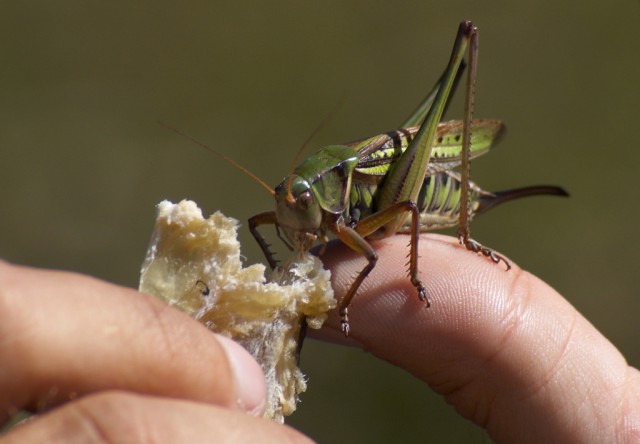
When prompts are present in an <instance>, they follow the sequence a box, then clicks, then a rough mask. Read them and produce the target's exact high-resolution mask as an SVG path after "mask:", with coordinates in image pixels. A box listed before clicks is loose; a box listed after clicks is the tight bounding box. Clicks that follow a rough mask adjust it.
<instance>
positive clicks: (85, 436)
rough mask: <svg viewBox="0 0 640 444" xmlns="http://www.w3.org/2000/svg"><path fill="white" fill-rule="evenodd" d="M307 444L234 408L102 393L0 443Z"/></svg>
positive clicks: (286, 429) (292, 432)
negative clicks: (208, 443) (255, 443)
mask: <svg viewBox="0 0 640 444" xmlns="http://www.w3.org/2000/svg"><path fill="white" fill-rule="evenodd" d="M25 442H47V443H80V442H82V443H101V444H104V443H114V444H116V443H118V444H120V443H140V442H144V443H154V444H161V443H191V442H193V443H197V442H215V443H238V442H259V443H271V442H273V443H309V442H311V441H310V440H309V439H308V438H306V437H305V436H303V435H301V434H300V433H298V432H296V431H295V430H293V429H291V428H290V427H287V426H284V425H280V424H276V423H275V422H273V421H269V420H266V419H263V418H256V417H254V416H250V415H247V414H245V413H242V412H240V411H238V410H231V409H226V408H223V407H219V406H215V405H211V404H203V403H198V402H190V401H184V400H175V399H166V398H160V397H152V396H147V395H138V394H132V393H125V392H101V393H100V394H95V395H89V396H86V397H84V398H82V399H79V400H76V401H73V402H69V403H67V404H65V405H64V406H61V407H59V408H57V409H55V410H52V411H51V412H49V413H47V414H44V415H42V416H40V417H38V418H36V419H34V420H29V421H27V422H25V423H23V424H20V425H18V426H16V427H15V428H14V429H12V430H11V431H10V432H9V433H8V434H7V435H5V436H4V437H1V438H0V444H10V443H25Z"/></svg>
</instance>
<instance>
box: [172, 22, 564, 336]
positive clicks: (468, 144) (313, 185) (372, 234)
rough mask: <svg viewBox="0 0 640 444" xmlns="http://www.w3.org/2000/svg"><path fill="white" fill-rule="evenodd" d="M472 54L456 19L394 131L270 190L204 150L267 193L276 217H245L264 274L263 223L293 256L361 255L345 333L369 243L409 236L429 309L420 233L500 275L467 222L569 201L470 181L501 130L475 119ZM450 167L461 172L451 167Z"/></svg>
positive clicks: (466, 31)
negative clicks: (326, 249) (447, 232)
mask: <svg viewBox="0 0 640 444" xmlns="http://www.w3.org/2000/svg"><path fill="white" fill-rule="evenodd" d="M467 52H468V72H467V81H466V95H465V105H464V116H463V120H462V121H449V122H441V119H442V115H443V113H444V111H445V109H446V107H447V105H448V103H449V99H450V97H451V95H452V92H453V91H454V89H455V87H456V85H457V82H458V79H459V78H460V76H461V74H462V70H463V69H464V67H465V63H464V61H463V59H464V55H465V53H467ZM477 53H478V31H477V28H476V27H475V26H474V25H473V24H472V23H471V22H470V21H463V22H462V23H460V26H459V28H458V33H457V36H456V39H455V42H454V45H453V50H452V53H451V57H450V60H449V63H448V65H447V68H446V69H445V71H444V73H443V74H442V75H441V77H440V79H439V80H438V82H437V83H436V85H435V86H434V88H433V89H432V90H431V92H430V93H429V94H428V95H427V97H426V98H425V99H424V100H423V101H422V102H421V103H420V105H419V106H418V107H417V108H416V110H415V111H414V112H413V113H412V114H411V115H410V116H409V117H408V118H407V120H405V122H403V124H402V125H401V126H400V128H399V129H396V130H394V131H390V132H387V133H384V134H379V135H376V136H373V137H370V138H367V139H362V140H357V141H354V142H350V143H346V144H342V145H331V146H327V147H325V148H322V149H321V150H320V151H318V152H317V153H316V154H314V155H312V156H311V157H309V158H307V159H306V160H304V161H303V162H301V163H300V164H298V165H297V166H295V167H294V168H293V169H292V171H291V172H290V174H289V175H288V176H287V177H285V178H284V180H283V181H282V182H281V183H280V184H279V185H278V186H277V187H276V188H275V189H271V188H270V187H269V186H268V185H266V184H265V183H264V182H263V181H261V180H260V179H259V178H257V177H256V176H255V175H253V174H252V173H250V172H248V171H247V170H246V169H245V168H244V167H242V166H240V165H238V164H237V163H236V162H235V161H233V160H232V159H229V158H228V157H227V156H225V155H223V154H221V153H218V152H217V151H215V150H212V149H211V148H209V147H207V146H205V148H207V149H209V150H211V151H213V152H214V153H215V154H218V155H220V156H221V157H223V158H224V159H226V160H227V161H229V162H231V163H232V164H233V165H234V166H236V167H237V168H239V169H241V170H243V171H244V172H245V173H247V174H248V175H250V176H251V177H253V178H254V179H255V180H257V181H258V182H259V183H260V184H261V185H262V186H263V187H265V188H266V189H267V190H269V192H270V193H271V194H272V195H273V196H274V198H275V202H276V205H275V211H266V212H262V213H259V214H256V215H255V216H253V217H251V218H250V219H249V230H250V232H251V234H252V235H253V236H254V238H255V239H256V241H257V242H258V245H259V246H260V248H261V250H262V251H263V253H264V255H265V257H266V259H267V261H268V262H269V265H270V266H271V268H275V267H276V266H277V261H276V260H275V258H274V255H273V253H272V252H271V251H270V250H269V245H268V244H267V243H266V241H265V239H264V237H263V236H262V235H261V234H260V232H259V231H258V227H259V226H261V225H275V227H276V232H277V235H278V237H279V238H280V239H281V240H282V241H283V242H284V243H285V244H286V245H287V247H288V248H289V249H290V250H292V251H297V252H299V253H300V254H302V253H303V252H306V251H308V250H309V249H310V248H311V247H312V246H313V244H314V243H316V242H317V241H320V242H323V243H326V242H328V236H327V235H328V233H332V234H333V235H335V236H336V237H337V238H338V239H340V241H342V242H343V243H345V244H346V245H347V246H349V247H350V248H351V249H353V250H354V251H356V252H357V253H359V254H361V255H363V256H364V257H365V258H366V259H367V264H366V265H365V266H364V268H363V269H362V270H361V271H360V273H359V274H358V275H357V277H356V278H355V279H354V281H353V283H352V284H351V286H350V287H349V289H348V290H347V293H346V295H345V296H344V297H343V298H342V300H341V301H340V302H339V305H338V308H339V313H340V318H341V330H342V332H343V333H344V334H345V335H348V334H349V330H350V327H349V306H350V304H351V301H352V300H353V297H354V296H355V295H356V293H357V291H358V288H359V287H360V285H361V284H362V282H363V281H364V279H365V278H366V277H367V275H368V274H369V273H370V272H371V270H373V268H374V267H375V265H376V261H377V254H376V252H375V250H374V249H373V247H372V246H371V244H370V243H369V242H368V240H373V239H382V238H385V237H388V236H391V235H394V234H396V233H408V234H409V235H410V259H409V263H408V266H409V278H410V280H411V283H412V284H413V285H414V286H415V288H416V290H417V292H418V297H419V298H420V300H421V301H423V302H424V303H425V305H426V306H427V307H428V306H430V304H431V302H430V300H429V296H428V294H427V290H426V288H425V286H424V285H423V283H422V281H421V280H420V279H419V277H418V240H419V233H420V232H424V231H428V230H432V229H439V228H446V227H452V226H455V225H456V224H457V225H458V239H459V241H460V243H461V244H462V245H464V246H465V247H466V248H467V249H469V250H470V251H472V252H476V253H480V254H482V255H484V256H487V257H488V258H490V259H491V260H492V261H493V262H495V263H500V262H502V263H503V264H504V265H505V266H506V268H507V270H508V269H509V268H510V264H509V263H508V262H507V260H506V259H505V258H504V257H503V256H501V255H499V254H497V253H495V252H494V251H493V250H491V249H489V248H487V247H485V246H483V245H482V244H480V243H478V242H476V241H475V240H473V239H471V237H470V229H469V223H470V221H471V219H472V218H473V217H474V216H475V215H478V214H481V213H484V212H485V211H487V210H488V209H490V208H493V207H494V206H496V205H498V204H500V203H503V202H506V201H509V200H512V199H516V198H520V197H525V196H532V195H545V194H546V195H560V196H567V195H568V194H567V193H566V191H565V190H564V189H562V188H560V187H556V186H531V187H525V188H519V189H514V190H508V191H503V192H498V193H490V192H487V191H484V190H482V189H481V188H480V187H479V186H478V185H476V184H475V183H473V182H472V181H471V180H470V177H469V176H470V172H469V164H470V160H471V159H472V158H475V157H477V156H480V155H482V154H485V153H486V152H487V151H488V150H489V149H490V148H491V146H492V145H493V144H494V143H495V142H496V141H497V140H498V139H499V136H500V135H501V134H502V133H503V130H504V125H503V124H502V122H500V121H499V120H473V101H474V96H475V79H476V72H477ZM174 131H175V130H174ZM176 132H177V131H176ZM180 134H182V133H180ZM182 135H184V134H182ZM187 137H188V136H187ZM190 139H191V140H193V141H195V142H196V143H198V144H200V145H203V144H202V143H200V142H198V141H197V140H195V139H192V138H190ZM203 146H204V145H203ZM458 166H460V173H456V172H454V171H452V169H453V168H455V167H458Z"/></svg>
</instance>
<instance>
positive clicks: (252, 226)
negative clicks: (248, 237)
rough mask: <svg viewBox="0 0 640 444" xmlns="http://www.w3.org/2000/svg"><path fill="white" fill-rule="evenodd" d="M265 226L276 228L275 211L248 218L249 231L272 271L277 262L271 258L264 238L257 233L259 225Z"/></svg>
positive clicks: (271, 254) (271, 255)
mask: <svg viewBox="0 0 640 444" xmlns="http://www.w3.org/2000/svg"><path fill="white" fill-rule="evenodd" d="M266 224H270V225H275V226H276V227H277V226H278V225H277V224H278V219H277V218H276V213H275V211H265V212H263V213H258V214H256V215H254V216H251V217H250V218H249V231H250V232H251V234H252V235H253V237H254V239H255V240H256V242H258V245H259V246H260V249H261V250H262V253H263V254H264V257H266V258H267V262H269V266H270V267H271V269H272V270H273V269H275V268H276V267H277V266H278V261H277V260H276V259H275V257H273V253H272V252H271V250H269V244H268V243H267V241H265V240H264V237H263V236H262V234H260V232H259V231H258V227H259V226H260V225H266ZM278 234H279V233H278ZM287 245H288V244H287Z"/></svg>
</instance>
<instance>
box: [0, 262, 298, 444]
mask: <svg viewBox="0 0 640 444" xmlns="http://www.w3.org/2000/svg"><path fill="white" fill-rule="evenodd" d="M265 402H266V400H265V382H264V377H263V375H262V371H261V369H260V367H259V366H258V364H257V363H256V362H255V361H254V360H253V358H251V356H250V355H249V354H248V353H247V352H246V351H244V349H242V348H241V347H240V346H239V345H237V344H235V343H234V342H233V341H230V340H228V339H225V338H222V337H219V336H215V335H213V334H211V332H209V331H208V330H207V329H206V328H205V327H204V326H202V325H201V324H199V323H198V322H195V321H194V320H192V319H191V318H189V317H188V316H186V315H185V314H183V313H180V312H179V311H177V310H175V309H173V308H171V307H168V306H167V305H166V304H164V303H163V302H161V301H160V300H158V299H156V298H154V297H152V296H149V295H145V294H142V293H138V292H136V291H134V290H131V289H127V288H123V287H119V286H116V285H112V284H109V283H106V282H102V281H99V280H97V279H93V278H90V277H87V276H82V275H78V274H75V273H67V272H59V271H43V270H36V269H31V268H26V267H18V266H13V265H10V264H7V263H5V262H2V261H0V425H1V424H3V423H4V422H5V421H6V420H7V419H8V418H9V417H10V416H11V415H12V414H13V413H15V412H16V411H18V410H21V409H29V410H31V411H33V412H36V413H38V417H36V418H35V419H32V420H28V421H26V422H25V423H23V424H21V425H19V426H16V427H14V428H13V429H11V430H10V431H9V432H8V433H7V434H6V435H3V436H1V437H0V443H2V444H6V443H14V442H15V443H18V442H19V443H24V442H100V443H104V442H113V443H122V442H154V443H163V442H167V443H176V442H207V441H211V442H260V443H263V442H278V443H281V442H308V439H307V438H305V437H304V436H302V435H301V434H299V433H298V432H296V431H295V430H293V429H291V428H289V427H286V426H282V425H280V424H276V423H274V422H272V421H269V420H266V419H262V418H258V417H256V416H255V415H259V414H261V413H262V411H263V408H264V403H265ZM247 412H249V413H250V414H247Z"/></svg>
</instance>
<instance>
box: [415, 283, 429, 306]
mask: <svg viewBox="0 0 640 444" xmlns="http://www.w3.org/2000/svg"><path fill="white" fill-rule="evenodd" d="M411 283H412V284H413V285H414V286H415V287H416V289H417V290H418V297H419V298H420V300H421V301H422V302H424V304H425V307H427V308H429V307H431V299H429V293H428V292H427V289H426V288H425V286H424V285H422V282H420V281H419V280H418V279H415V280H414V279H411Z"/></svg>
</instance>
